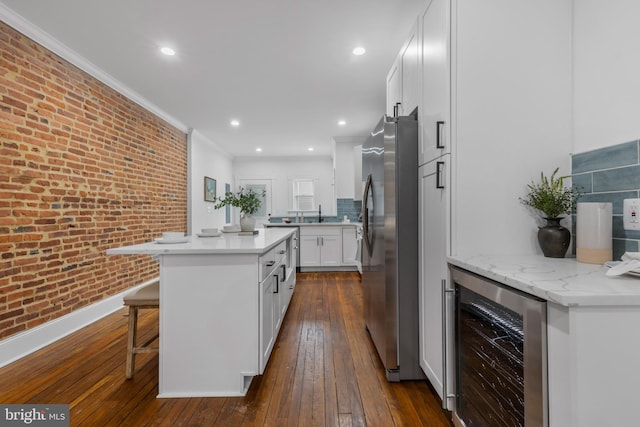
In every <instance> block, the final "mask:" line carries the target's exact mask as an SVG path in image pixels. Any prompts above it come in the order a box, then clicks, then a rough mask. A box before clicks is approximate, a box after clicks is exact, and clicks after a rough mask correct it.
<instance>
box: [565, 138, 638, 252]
mask: <svg viewBox="0 0 640 427" xmlns="http://www.w3.org/2000/svg"><path fill="white" fill-rule="evenodd" d="M639 150H640V141H631V142H625V143H623V144H618V145H613V146H610V147H605V148H600V149H597V150H593V151H587V152H584V153H579V154H574V155H573V156H572V158H571V171H572V181H573V185H574V186H576V187H577V188H579V189H580V190H581V191H583V192H584V195H583V196H582V197H580V199H579V200H578V202H610V203H611V204H612V205H613V233H612V234H613V259H614V260H619V259H620V257H621V256H622V254H623V253H625V252H638V244H639V243H640V231H630V230H625V229H624V228H623V227H622V204H623V200H624V199H630V198H639V197H640V151H639ZM574 224H575V221H574Z"/></svg>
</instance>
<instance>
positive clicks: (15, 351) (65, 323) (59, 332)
mask: <svg viewBox="0 0 640 427" xmlns="http://www.w3.org/2000/svg"><path fill="white" fill-rule="evenodd" d="M156 280H158V278H155V279H152V280H149V281H147V282H145V283H142V284H140V285H138V286H136V287H134V288H130V289H127V290H126V291H124V292H121V293H119V294H117V295H114V296H111V297H109V298H107V299H104V300H102V301H99V302H97V303H95V304H91V305H90V306H87V307H83V308H81V309H79V310H76V311H74V312H72V313H69V314H67V315H65V316H62V317H60V318H58V319H54V320H51V321H50V322H47V323H44V324H42V325H39V326H36V327H35V328H32V329H29V330H27V331H24V332H20V333H18V334H16V335H13V336H11V337H9V338H6V339H4V340H2V341H0V367H3V366H6V365H8V364H9V363H11V362H15V361H16V360H18V359H20V358H22V357H24V356H27V355H29V354H31V353H33V352H34V351H36V350H39V349H41V348H42V347H45V346H47V345H49V344H51V343H53V342H55V341H57V340H59V339H61V338H63V337H65V336H67V335H69V334H70V333H72V332H75V331H77V330H78V329H81V328H84V327H85V326H87V325H90V324H91V323H93V322H95V321H96V320H99V319H101V318H103V317H105V316H107V315H109V314H111V313H113V312H114V311H117V310H119V309H121V308H122V307H123V304H122V297H123V296H124V295H125V294H127V293H129V292H131V291H133V290H135V289H138V288H140V287H142V286H145V285H147V284H149V283H152V282H154V281H156Z"/></svg>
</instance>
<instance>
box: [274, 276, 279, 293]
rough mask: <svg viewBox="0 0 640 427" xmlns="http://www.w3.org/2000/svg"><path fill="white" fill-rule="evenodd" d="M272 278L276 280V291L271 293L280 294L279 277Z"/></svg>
mask: <svg viewBox="0 0 640 427" xmlns="http://www.w3.org/2000/svg"><path fill="white" fill-rule="evenodd" d="M273 277H275V278H276V290H275V291H274V292H273V293H274V294H277V293H278V292H280V275H279V274H274V275H273Z"/></svg>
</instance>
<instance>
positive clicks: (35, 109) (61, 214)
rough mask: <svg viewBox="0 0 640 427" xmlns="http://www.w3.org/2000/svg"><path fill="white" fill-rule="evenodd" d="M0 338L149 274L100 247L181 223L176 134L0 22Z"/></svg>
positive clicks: (149, 265)
mask: <svg viewBox="0 0 640 427" xmlns="http://www.w3.org/2000/svg"><path fill="white" fill-rule="evenodd" d="M0 143H1V146H0V169H1V174H0V256H1V258H0V339H2V338H6V337H8V336H11V335H13V334H15V333H17V332H20V331H24V330H26V329H29V328H32V327H34V326H36V325H39V324H42V323H44V322H47V321H49V320H52V319H54V318H57V317H60V316H62V315H65V314H67V313H70V312H72V311H74V310H77V309H79V308H81V307H85V306H87V305H89V304H92V303H94V302H96V301H99V300H102V299H104V298H106V297H108V296H110V295H113V294H116V293H118V292H121V291H123V290H125V289H126V288H128V287H131V286H133V285H135V284H138V283H140V282H143V281H145V280H147V279H150V278H152V277H154V276H156V275H157V274H158V267H157V264H156V262H155V261H152V260H151V259H150V258H149V257H146V256H107V255H106V254H105V251H106V250H107V249H108V248H112V247H119V246H124V245H129V244H135V243H142V242H145V241H149V240H151V239H153V238H155V237H159V236H160V234H161V232H162V231H167V230H186V222H187V218H186V212H187V206H186V203H187V200H186V198H187V191H186V186H187V150H186V135H185V134H184V133H182V132H180V131H179V130H178V129H176V128H174V127H173V126H171V125H169V124H168V123H166V122H165V121H163V120H161V119H160V118H158V117H157V116H155V115H153V114H151V113H150V112H148V111H146V110H145V109H143V108H142V107H140V106H139V105H137V104H135V103H133V102H131V101H130V100H129V99H127V98H126V97H124V96H123V95H121V94H119V93H118V92H116V91H114V90H112V89H110V88H109V87H107V86H105V85H104V84H102V83H100V82H99V81H98V80H96V79H95V78H93V77H91V76H89V75H88V74H86V73H84V72H83V71H81V70H79V69H78V68H76V67H74V66H73V65H71V64H69V63H68V62H66V61H64V60H62V59H61V58H59V57H58V56H56V55H55V54H53V53H51V52H50V51H48V50H46V49H44V48H43V47H42V46H40V45H38V44H37V43H35V42H33V41H32V40H30V39H28V38H27V37H25V36H23V35H22V34H20V33H18V32H16V31H15V30H14V29H12V28H11V27H9V26H7V25H6V24H4V23H2V22H0Z"/></svg>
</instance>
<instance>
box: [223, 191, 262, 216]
mask: <svg viewBox="0 0 640 427" xmlns="http://www.w3.org/2000/svg"><path fill="white" fill-rule="evenodd" d="M261 196H262V197H264V192H263V193H262V195H261ZM215 203H216V204H215V205H213V207H214V208H215V209H220V208H223V207H225V206H233V207H235V208H240V212H241V213H242V214H249V215H253V214H255V213H256V212H258V209H260V205H261V204H262V200H260V195H259V194H257V193H256V192H254V191H253V190H249V191H246V190H245V189H244V188H240V191H237V192H235V193H233V192H231V191H227V192H226V193H225V194H224V198H223V197H216V199H215Z"/></svg>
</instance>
